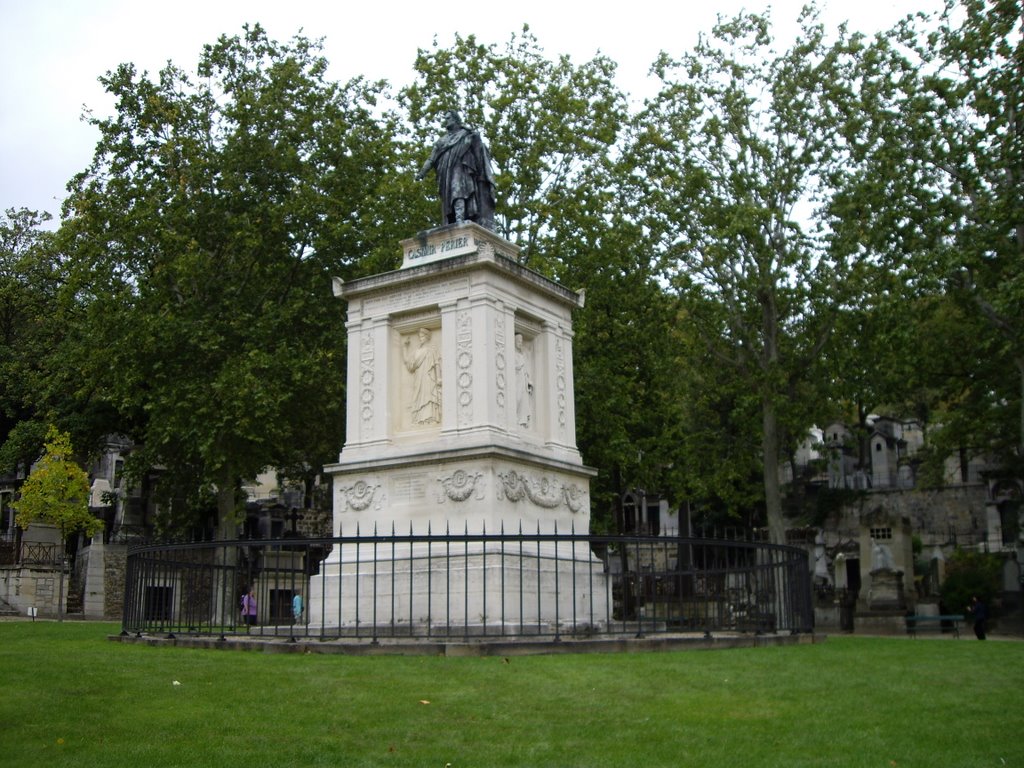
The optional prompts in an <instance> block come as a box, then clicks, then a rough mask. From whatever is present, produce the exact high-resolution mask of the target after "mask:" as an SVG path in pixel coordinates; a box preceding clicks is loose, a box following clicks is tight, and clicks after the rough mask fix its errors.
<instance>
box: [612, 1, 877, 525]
mask: <svg viewBox="0 0 1024 768" xmlns="http://www.w3.org/2000/svg"><path fill="white" fill-rule="evenodd" d="M801 22H802V24H801V27H802V31H801V33H800V35H799V36H798V38H797V40H796V41H795V42H794V44H793V45H792V47H791V48H790V49H789V50H788V51H785V52H783V53H781V54H779V53H775V52H774V48H773V45H774V44H773V40H772V38H771V34H770V23H769V20H768V19H767V18H766V17H763V16H756V15H742V16H740V17H738V18H736V19H734V20H732V21H727V22H720V23H719V24H718V25H716V27H715V28H714V29H713V31H712V34H711V36H710V37H702V38H701V39H700V41H699V42H698V44H697V46H696V48H695V49H694V50H693V51H692V52H691V53H688V54H685V55H684V56H683V57H682V58H681V59H679V60H678V61H677V60H673V59H671V58H670V57H668V56H667V55H662V57H661V58H659V60H658V61H657V62H656V64H655V71H656V73H657V74H658V75H659V77H660V78H661V79H662V82H663V85H662V89H661V92H660V93H659V94H658V96H657V97H656V98H655V99H654V100H652V101H651V102H650V103H649V104H648V105H647V107H646V109H645V111H644V113H643V114H642V115H641V116H640V119H641V121H642V124H643V129H642V131H641V132H640V133H639V135H638V139H637V141H636V142H635V143H634V145H633V146H632V147H631V148H630V152H631V153H633V154H634V156H635V160H634V161H633V162H634V164H635V166H636V168H637V169H638V170H637V173H636V176H635V178H634V183H636V184H637V185H639V186H640V187H641V189H642V193H641V194H640V195H639V199H640V200H641V202H642V208H641V210H640V215H641V216H642V218H643V222H644V224H645V226H646V227H647V228H648V231H649V232H650V233H651V237H652V240H653V242H654V247H655V248H656V249H657V250H658V251H659V252H660V253H661V254H663V255H664V258H665V259H666V261H667V263H668V264H669V265H670V269H669V277H670V279H671V284H672V286H673V287H674V288H675V290H676V291H677V292H678V295H679V296H680V299H681V300H682V302H683V306H684V307H685V310H686V315H685V317H686V321H687V322H688V323H690V324H692V326H693V328H694V329H695V331H696V333H697V334H698V336H699V338H700V339H701V340H702V343H703V344H704V345H705V346H706V352H705V354H704V355H702V358H703V359H705V360H708V361H711V362H712V365H713V366H714V367H713V369H711V370H714V371H715V372H716V375H715V379H716V383H715V385H716V386H719V387H724V389H725V390H726V391H728V392H732V393H734V394H737V395H738V394H739V393H741V392H742V391H743V390H746V392H747V393H749V394H747V395H746V397H742V396H741V397H732V398H725V399H723V400H722V401H721V403H722V404H723V405H725V404H729V403H731V405H730V406H729V407H731V408H732V409H733V410H732V412H731V413H730V416H729V418H730V420H732V421H733V422H734V423H735V424H737V425H738V427H739V429H740V431H741V432H742V434H743V435H745V436H747V439H746V440H745V442H747V443H750V442H752V440H751V438H754V439H756V441H757V444H758V445H759V454H760V461H761V466H762V472H761V476H762V480H763V486H764V500H765V505H766V514H767V521H768V527H769V532H770V535H771V538H772V540H773V541H781V540H782V539H783V537H784V528H785V525H784V521H783V515H782V489H781V487H780V481H779V473H778V467H779V466H780V460H781V458H782V457H783V456H784V454H785V452H786V448H787V446H792V445H795V444H796V443H797V442H799V441H800V440H801V439H802V438H803V436H804V435H805V434H806V431H807V428H808V427H809V426H810V425H811V424H813V423H814V422H815V421H816V420H818V418H820V416H821V411H819V410H816V407H817V406H818V405H819V404H821V403H824V402H825V398H824V395H823V393H822V391H821V383H822V382H824V377H823V376H822V375H821V371H820V370H819V362H818V361H819V359H820V356H821V353H822V351H823V349H824V348H825V345H826V344H827V343H828V341H829V339H830V336H831V333H832V331H833V328H834V326H835V322H836V318H837V316H838V314H839V313H840V312H841V311H842V310H843V309H844V308H845V307H848V306H850V305H852V304H853V303H854V302H855V301H856V300H857V298H858V293H859V292H860V291H861V290H863V286H864V280H865V273H866V272H867V271H868V270H869V267H870V264H869V263H868V262H866V261H864V260H863V258H862V254H861V253H860V252H859V251H858V250H857V249H856V248H854V247H852V245H851V243H849V242H847V241H844V240H842V239H840V238H838V237H836V236H835V232H836V229H835V228H834V227H833V226H832V225H833V219H834V218H835V217H836V216H837V215H838V214H837V213H836V212H835V211H834V210H832V209H830V207H829V206H830V202H831V201H832V199H833V197H834V196H835V194H836V188H835V187H834V186H833V184H832V180H833V179H834V178H835V176H836V174H837V173H838V171H839V170H840V169H841V168H842V167H843V166H844V164H845V163H847V162H848V161H849V152H848V151H847V149H846V147H845V146H844V143H843V142H842V141H841V140H839V139H838V138H837V137H838V136H840V135H841V134H842V131H843V130H844V127H845V122H846V121H848V120H850V119H853V118H854V117H856V119H864V118H862V117H861V116H860V115H857V114H856V112H855V110H856V109H857V108H859V107H860V106H862V103H860V102H858V99H857V96H858V87H857V77H858V74H859V73H860V71H861V70H860V69H859V67H860V66H861V62H862V61H863V60H864V59H865V58H866V57H867V54H868V53H870V46H868V44H867V43H866V42H865V41H864V39H863V38H862V37H861V36H859V35H849V34H847V32H846V30H845V28H840V29H839V31H838V33H837V37H836V40H835V41H834V42H829V41H828V40H827V39H826V35H825V30H824V28H823V26H822V25H820V24H818V23H816V19H815V16H814V14H813V11H812V10H807V11H805V14H804V15H803V16H802V18H801ZM808 222H809V223H808ZM750 398H753V400H754V402H755V403H756V407H755V408H753V409H750V408H749V407H747V406H748V405H749V403H750ZM740 474H742V473H740Z"/></svg>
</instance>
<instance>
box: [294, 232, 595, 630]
mask: <svg viewBox="0 0 1024 768" xmlns="http://www.w3.org/2000/svg"><path fill="white" fill-rule="evenodd" d="M402 248H403V255H404V261H403V266H402V268H401V269H399V270H397V271H395V272H389V273H385V274H381V275H376V276H373V277H368V278H363V279H360V280H356V281H352V282H348V283H342V282H340V281H337V282H336V284H335V294H336V295H338V296H340V297H341V298H343V299H345V300H346V301H347V302H348V322H347V326H346V327H347V330H348V374H347V387H348V407H347V422H346V426H347V433H346V443H345V446H344V448H343V450H342V452H341V455H340V457H339V460H338V462H337V463H336V464H333V465H329V466H327V467H325V471H326V472H328V473H329V474H330V475H331V476H332V480H333V493H334V525H333V532H334V535H335V536H341V535H346V536H354V535H356V533H357V532H358V533H360V534H372V533H374V531H377V532H378V533H381V534H390V533H391V532H392V531H393V532H395V533H397V534H400V535H405V534H415V535H422V534H427V533H434V534H438V533H444V532H446V531H450V532H452V533H472V534H479V533H484V532H486V533H500V532H502V531H504V532H506V533H510V532H517V531H519V530H522V531H523V532H525V533H538V532H540V533H553V532H559V533H571V532H573V531H575V532H576V533H587V532H588V531H589V525H590V488H589V483H590V478H591V477H592V476H593V475H594V474H595V473H594V471H593V470H591V469H590V468H588V467H585V466H583V463H582V460H581V458H580V455H579V451H578V450H577V448H576V432H575V430H576V427H575V407H574V402H573V368H572V337H573V333H572V310H573V309H574V308H575V307H577V306H580V303H581V300H580V297H579V296H578V295H577V294H575V293H573V292H572V291H569V290H566V289H565V288H562V287H561V286H559V285H558V284H556V283H554V282H552V281H550V280H548V279H546V278H545V277H543V276H542V275H540V274H538V273H536V272H533V271H531V270H529V269H526V268H524V267H523V266H521V265H520V264H519V263H518V260H517V254H518V249H517V248H516V246H514V245H513V244H511V243H509V242H507V241H506V240H504V239H503V238H501V237H498V236H497V235H495V234H494V233H493V232H491V231H489V230H486V229H484V228H482V227H480V226H477V225H476V224H472V223H467V224H462V225H452V226H446V227H439V228H437V229H434V230H429V231H428V232H425V233H421V234H420V235H419V236H417V237H416V238H411V239H409V240H406V241H404V242H403V243H402ZM575 556H576V557H578V556H579V553H576V554H575ZM380 557H381V553H379V552H378V553H377V554H376V558H378V562H379V558H380ZM537 557H538V558H541V559H540V560H538V563H540V564H541V567H539V568H533V569H532V570H533V571H534V572H535V573H541V574H545V573H548V574H550V576H543V575H542V576H541V577H539V578H540V585H539V589H541V590H545V589H547V588H548V586H549V585H547V584H546V580H548V579H552V580H553V578H554V573H555V571H559V570H560V569H565V568H568V569H570V571H571V570H572V569H574V568H575V567H576V566H575V565H573V564H572V563H573V555H571V554H569V553H566V552H560V551H552V552H550V553H548V555H545V554H544V553H538V554H537ZM475 558H476V555H475V554H473V553H470V554H469V556H468V557H464V558H463V562H461V563H460V564H459V567H460V568H461V570H462V571H463V572H464V575H465V579H464V581H465V583H466V584H467V585H468V586H467V587H466V589H467V590H468V592H469V594H473V592H474V587H473V586H472V584H473V583H474V580H475V578H476V577H475V576H474V575H473V574H474V572H475V571H478V572H479V574H480V575H482V574H484V573H486V572H487V571H491V570H493V569H494V568H496V567H497V568H504V567H505V566H504V565H500V564H498V561H494V562H489V563H487V564H486V565H485V564H483V563H482V562H479V563H478V562H477V560H476V559H475ZM586 560H587V561H588V562H589V560H590V556H589V553H587V558H586ZM367 562H368V561H367V559H366V553H362V554H360V553H357V552H356V551H355V550H352V551H345V550H343V549H342V550H341V551H339V549H338V548H336V549H335V551H334V552H332V554H331V556H330V557H329V558H328V560H327V561H326V562H325V563H324V565H323V567H324V568H325V569H326V570H325V574H326V577H325V579H323V580H321V579H317V578H314V580H313V584H312V585H311V586H312V589H311V596H310V600H311V612H310V616H311V617H312V616H315V615H317V614H316V612H315V610H313V608H315V606H314V605H312V603H313V602H315V601H321V600H322V601H323V603H324V605H325V606H327V607H328V610H327V611H326V613H327V614H331V611H332V606H334V605H336V603H337V601H338V599H339V598H341V599H342V600H343V602H344V600H345V597H346V596H349V597H352V596H354V595H355V591H354V588H355V585H356V583H357V582H359V581H360V580H364V579H365V578H366V575H367V572H366V571H367V569H366V564H367ZM394 562H395V567H396V568H398V569H402V568H404V569H407V570H409V571H411V572H415V571H417V569H420V570H422V569H423V568H427V569H432V568H436V567H438V564H437V563H436V562H435V563H433V564H427V563H428V560H427V559H424V558H417V557H415V556H412V557H407V556H406V555H404V554H403V555H402V556H401V557H399V558H397V559H395V560H394ZM452 563H453V561H451V560H448V561H447V565H445V566H443V567H444V568H445V569H446V574H447V573H450V568H451V565H452ZM548 566H550V568H549V567H548ZM388 567H389V568H390V565H389V566H388ZM518 568H519V566H518V565H517V566H516V569H515V570H516V572H518ZM380 570H381V568H380V567H379V566H378V569H377V573H378V576H377V577H376V579H377V580H376V583H377V592H378V594H380V593H381V590H382V587H381V582H380V579H379V573H380ZM527 570H530V569H529V568H527ZM507 575H509V576H512V575H513V574H507ZM435 576H437V577H440V576H441V574H440V573H436V574H431V583H432V584H434V585H436V584H437V581H436V579H435V578H434V577H435ZM491 578H492V577H491V576H487V582H488V584H490V583H491ZM320 581H322V583H323V584H324V585H325V586H322V587H321V586H319V585H318V584H317V582H320ZM395 581H396V586H395V588H394V589H391V588H390V587H387V589H386V590H385V591H386V592H387V594H388V597H387V598H386V600H387V605H388V611H389V612H390V610H391V605H392V596H393V597H394V599H395V600H397V601H398V602H399V603H400V604H402V605H403V606H405V605H406V604H405V603H403V602H402V601H406V600H411V601H412V605H413V608H412V611H411V612H412V614H413V620H427V617H428V616H429V617H431V618H430V620H433V617H434V616H435V615H436V614H435V612H434V610H433V606H432V605H430V606H428V605H427V602H428V601H426V600H425V599H423V597H424V596H425V595H426V593H425V592H422V591H421V592H420V593H419V596H413V595H409V594H404V593H403V586H402V584H403V580H402V579H400V578H398V577H397V576H396V580H395ZM508 581H509V580H508V579H506V580H505V582H506V583H508ZM513 581H515V579H513ZM346 582H351V583H350V584H348V585H346ZM405 583H408V579H406V581H405ZM364 587H365V585H364ZM511 588H512V589H514V590H515V591H516V592H518V589H519V587H518V581H515V584H514V585H511ZM418 589H420V588H419V587H415V586H414V587H413V588H412V592H416V590H418ZM433 589H434V588H433V587H431V590H430V591H433ZM405 591H406V592H408V591H409V590H408V589H405ZM367 594H369V593H367V592H366V591H365V589H363V591H362V592H361V595H362V596H365V595H367ZM463 597H465V595H463ZM360 600H363V597H360ZM516 600H517V601H518V597H517V598H516ZM467 602H468V603H472V602H473V600H472V599H470V600H468V601H467V600H466V599H463V600H462V606H463V607H462V608H461V610H462V612H463V613H467V612H468V613H470V614H476V615H485V614H487V613H490V611H489V610H488V611H484V610H483V606H482V605H481V606H477V607H473V608H471V609H469V610H468V611H467V609H466V608H465V606H466V605H467ZM417 603H419V605H418V606H417ZM354 605H355V604H353V610H354ZM370 607H372V606H371V605H370V604H365V603H364V604H363V605H362V607H361V608H360V611H359V612H360V615H361V617H362V616H363V615H365V610H366V609H367V608H370ZM566 607H571V606H561V608H562V609H564V608H566ZM401 610H402V611H403V612H405V608H404V607H403V608H402V609H401ZM342 612H343V613H344V609H343V611H342ZM548 612H549V611H546V610H545V609H543V608H542V609H541V610H540V613H541V614H544V615H543V616H540V617H537V616H532V615H531V617H530V618H531V619H536V618H541V619H545V618H547V615H546V614H547V613H548ZM552 613H553V611H552ZM463 619H468V617H467V616H463ZM346 620H347V619H346V616H344V615H342V616H341V617H339V621H340V623H342V624H344V623H345V621H346ZM360 620H362V618H361V619H360ZM334 623H338V621H335V622H334Z"/></svg>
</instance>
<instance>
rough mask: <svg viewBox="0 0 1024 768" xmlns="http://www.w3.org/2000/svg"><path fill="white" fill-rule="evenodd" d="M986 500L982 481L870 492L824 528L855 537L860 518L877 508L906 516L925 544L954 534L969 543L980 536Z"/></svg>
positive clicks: (946, 539)
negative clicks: (933, 488)
mask: <svg viewBox="0 0 1024 768" xmlns="http://www.w3.org/2000/svg"><path fill="white" fill-rule="evenodd" d="M986 500H987V489H986V487H985V485H984V484H982V483H976V484H971V485H960V486H953V487H949V488H942V489H936V490H884V491H872V492H869V493H866V494H864V495H863V496H862V497H861V498H859V499H858V500H857V501H856V502H855V503H853V504H850V505H847V506H846V507H844V508H843V509H842V511H841V512H840V513H839V515H837V516H836V518H835V519H833V520H830V521H829V522H828V523H827V524H826V526H825V527H826V530H827V531H829V532H830V533H831V534H832V535H833V536H835V535H837V534H838V536H839V538H840V539H853V540H857V539H858V538H859V536H860V526H861V521H862V519H863V518H865V517H867V516H868V515H869V514H871V513H872V512H875V511H876V510H881V512H882V513H883V514H885V515H886V516H888V517H889V518H890V519H893V520H899V519H902V518H907V519H908V520H909V521H910V529H911V534H912V535H915V536H919V537H920V538H921V542H922V544H923V545H924V546H925V547H929V546H933V545H935V544H947V543H951V539H952V538H954V537H955V539H956V540H957V541H958V543H960V544H972V543H976V542H977V541H981V540H982V539H983V537H984V533H985V520H986V517H985V502H986ZM830 538H831V537H830Z"/></svg>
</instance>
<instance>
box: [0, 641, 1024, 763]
mask: <svg viewBox="0 0 1024 768" xmlns="http://www.w3.org/2000/svg"><path fill="white" fill-rule="evenodd" d="M118 629H119V627H117V626H116V625H114V624H96V623H81V622H65V623H63V624H58V623H54V622H36V623H30V622H0V765H5V766H12V767H13V766H65V765H67V766H131V767H132V768H135V767H136V766H145V767H146V768H151V767H156V766H189V767H190V768H191V767H193V766H218V767H221V768H231V767H232V766H240V767H241V766H245V767H246V768H256V767H259V766H274V767H275V768H276V767H278V766H339V767H347V766H418V767H419V766H423V767H425V768H444V766H446V765H449V764H450V766H451V768H470V767H471V766H587V767H588V768H589V767H591V766H628V767H632V766H716V768H728V767H730V766H742V767H743V768H749V767H750V766H787V767H789V768H792V767H795V766H872V767H874V766H878V767H879V768H892V767H893V766H897V767H904V766H906V767H909V766H922V767H925V766H927V768H936V767H938V766H965V767H966V766H1024V744H1022V743H1021V736H1022V730H1021V725H1022V724H1024V643H1020V642H986V643H979V642H977V641H976V640H968V639H966V638H965V639H963V640H959V641H955V640H951V639H919V640H910V639H907V638H892V639H877V638H855V637H833V638H830V639H829V640H828V641H827V642H825V643H821V644H818V645H800V646H788V647H780V648H750V649H734V650H723V651H680V652H671V653H655V652H651V653H632V654H591V655H557V656H520V657H512V658H510V659H508V660H507V661H506V660H505V659H502V658H444V657H424V656H416V657H397V656H384V657H381V656H377V657H361V656H331V655H320V654H310V655H298V654H262V653H252V652H230V651H215V650H193V649H184V648H171V647H167V648H154V647H148V646H143V645H125V644H119V643H112V642H110V641H108V640H107V639H106V637H107V636H108V635H110V634H115V633H116V632H117V631H118Z"/></svg>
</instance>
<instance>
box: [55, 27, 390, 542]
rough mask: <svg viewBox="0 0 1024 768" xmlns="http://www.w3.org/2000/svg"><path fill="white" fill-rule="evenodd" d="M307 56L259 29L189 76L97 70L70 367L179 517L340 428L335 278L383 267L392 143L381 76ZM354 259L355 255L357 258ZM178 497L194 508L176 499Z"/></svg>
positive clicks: (69, 247)
mask: <svg viewBox="0 0 1024 768" xmlns="http://www.w3.org/2000/svg"><path fill="white" fill-rule="evenodd" d="M326 68H327V62H326V61H325V60H324V59H323V57H322V56H321V55H320V52H319V44H318V43H316V42H314V41H310V40H308V39H306V38H303V37H296V38H295V39H294V40H293V41H292V42H290V43H288V44H280V43H277V42H274V41H271V40H269V39H268V38H267V36H266V33H265V32H264V31H263V29H262V28H260V27H259V26H258V25H257V26H253V27H248V26H247V27H245V29H244V34H242V35H241V36H235V37H228V36H223V37H221V38H220V39H219V40H218V41H217V42H216V43H215V44H213V45H209V46H206V48H205V49H204V51H203V53H202V55H201V56H200V59H199V63H198V66H197V70H196V71H197V75H198V78H192V77H190V76H189V75H188V74H186V73H185V72H184V71H182V70H181V69H178V68H177V67H175V66H173V65H171V64H168V66H167V67H166V68H165V69H164V70H163V71H161V72H160V74H159V77H158V78H157V79H155V80H154V79H151V78H150V77H149V76H148V75H147V74H146V73H141V74H140V73H138V72H136V70H135V69H134V67H132V66H131V65H129V64H125V65H122V66H120V67H119V68H118V69H116V70H115V71H113V72H110V73H108V74H107V75H106V76H104V77H103V78H101V82H102V83H103V85H104V86H105V88H106V89H107V91H108V92H109V93H110V94H111V95H112V96H114V97H115V99H116V103H117V109H116V114H114V115H113V116H111V117H108V118H93V119H92V121H91V122H92V123H93V125H95V126H96V128H97V129H98V130H99V132H100V136H101V138H100V141H99V143H98V145H97V147H96V153H95V156H94V159H93V161H92V163H91V165H90V166H89V168H88V169H86V171H84V172H83V173H81V174H80V175H79V176H77V177H76V178H75V179H74V180H73V182H72V183H71V185H70V193H71V194H70V197H69V198H68V201H67V204H66V210H65V222H64V225H63V226H62V228H61V233H60V234H61V238H62V244H63V248H65V249H66V251H67V253H68V254H69V256H70V258H71V259H72V272H71V275H72V280H71V282H70V285H69V290H70V291H72V292H73V294H74V297H75V299H76V301H77V302H79V303H80V305H81V306H82V307H83V319H82V322H80V323H79V324H78V325H77V326H76V329H75V330H76V332H75V335H74V339H73V344H72V345H70V347H69V348H70V349H74V350H77V352H71V351H68V352H67V357H66V358H65V362H69V363H71V364H72V365H73V366H74V367H75V368H76V369H77V370H81V371H82V372H83V375H82V387H83V388H90V389H92V390H94V391H95V392H96V393H98V394H97V396H99V397H102V398H103V399H104V400H105V402H107V403H109V404H110V405H111V406H112V407H113V408H114V409H116V411H117V413H118V414H119V419H120V421H121V424H122V425H123V431H124V432H126V433H127V434H128V435H129V436H130V437H132V438H134V439H135V441H136V442H137V443H139V444H141V446H142V449H141V450H139V451H137V452H136V453H134V454H133V456H132V460H133V464H132V465H131V466H129V467H128V468H127V469H128V471H129V472H132V471H134V472H135V473H141V472H143V471H146V470H148V469H149V468H150V467H153V466H159V467H161V468H162V477H161V481H160V486H159V489H160V491H161V493H162V495H163V497H164V499H165V500H171V499H176V500H177V502H178V503H177V505H176V508H177V509H178V510H179V511H180V510H182V509H183V508H185V509H195V508H198V507H200V506H201V505H202V500H203V499H204V498H208V494H209V493H210V492H215V493H216V498H217V510H218V512H217V517H218V520H219V525H220V532H221V535H224V536H230V535H232V534H233V533H234V530H235V515H236V509H237V503H238V497H237V489H238V484H239V480H240V478H245V477H253V476H255V475H256V474H257V473H258V472H259V471H260V470H262V469H263V468H264V467H266V466H268V465H275V466H282V467H284V466H289V467H302V468H307V471H308V468H309V467H319V466H320V465H321V464H322V463H323V462H324V461H325V460H327V459H329V458H330V457H332V456H334V455H336V452H337V450H338V447H339V446H340V445H341V443H342V442H343V434H342V430H343V429H344V418H343V403H344V392H343V382H344V378H345V377H344V363H343V361H344V329H343V325H342V316H341V311H340V308H339V307H338V306H337V305H336V303H335V302H334V301H333V298H332V296H331V276H332V275H340V276H342V277H351V276H354V275H358V274H360V271H361V270H364V269H373V268H375V266H377V265H379V264H380V263H381V262H385V261H388V260H393V258H394V257H393V255H391V254H390V253H388V254H387V255H385V254H384V250H383V249H384V248H385V247H387V248H390V249H393V250H395V251H397V248H395V247H394V244H393V242H392V241H388V242H386V243H384V240H385V239H386V237H385V236H386V234H387V231H388V230H387V224H386V223H385V222H387V221H388V219H389V216H391V215H393V214H394V212H393V211H391V210H387V209H386V205H397V204H399V202H398V201H401V200H402V199H404V198H403V197H402V195H401V194H394V193H392V192H384V191H382V186H383V185H385V184H386V181H387V180H388V179H389V178H391V177H392V176H393V174H394V165H395V163H396V162H398V160H397V158H398V154H399V149H398V148H396V145H395V142H394V133H395V125H394V117H393V116H391V115H389V114H388V113H382V112H380V111H379V110H378V108H377V102H378V99H380V98H381V97H382V95H383V94H384V86H383V84H379V83H378V84H370V83H366V82H363V81H361V80H353V81H351V82H349V83H347V84H345V85H339V84H335V83H330V82H327V81H326V80H325V72H326ZM360 259H364V261H363V262H360V261H359V260H360ZM185 502H188V503H185Z"/></svg>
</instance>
